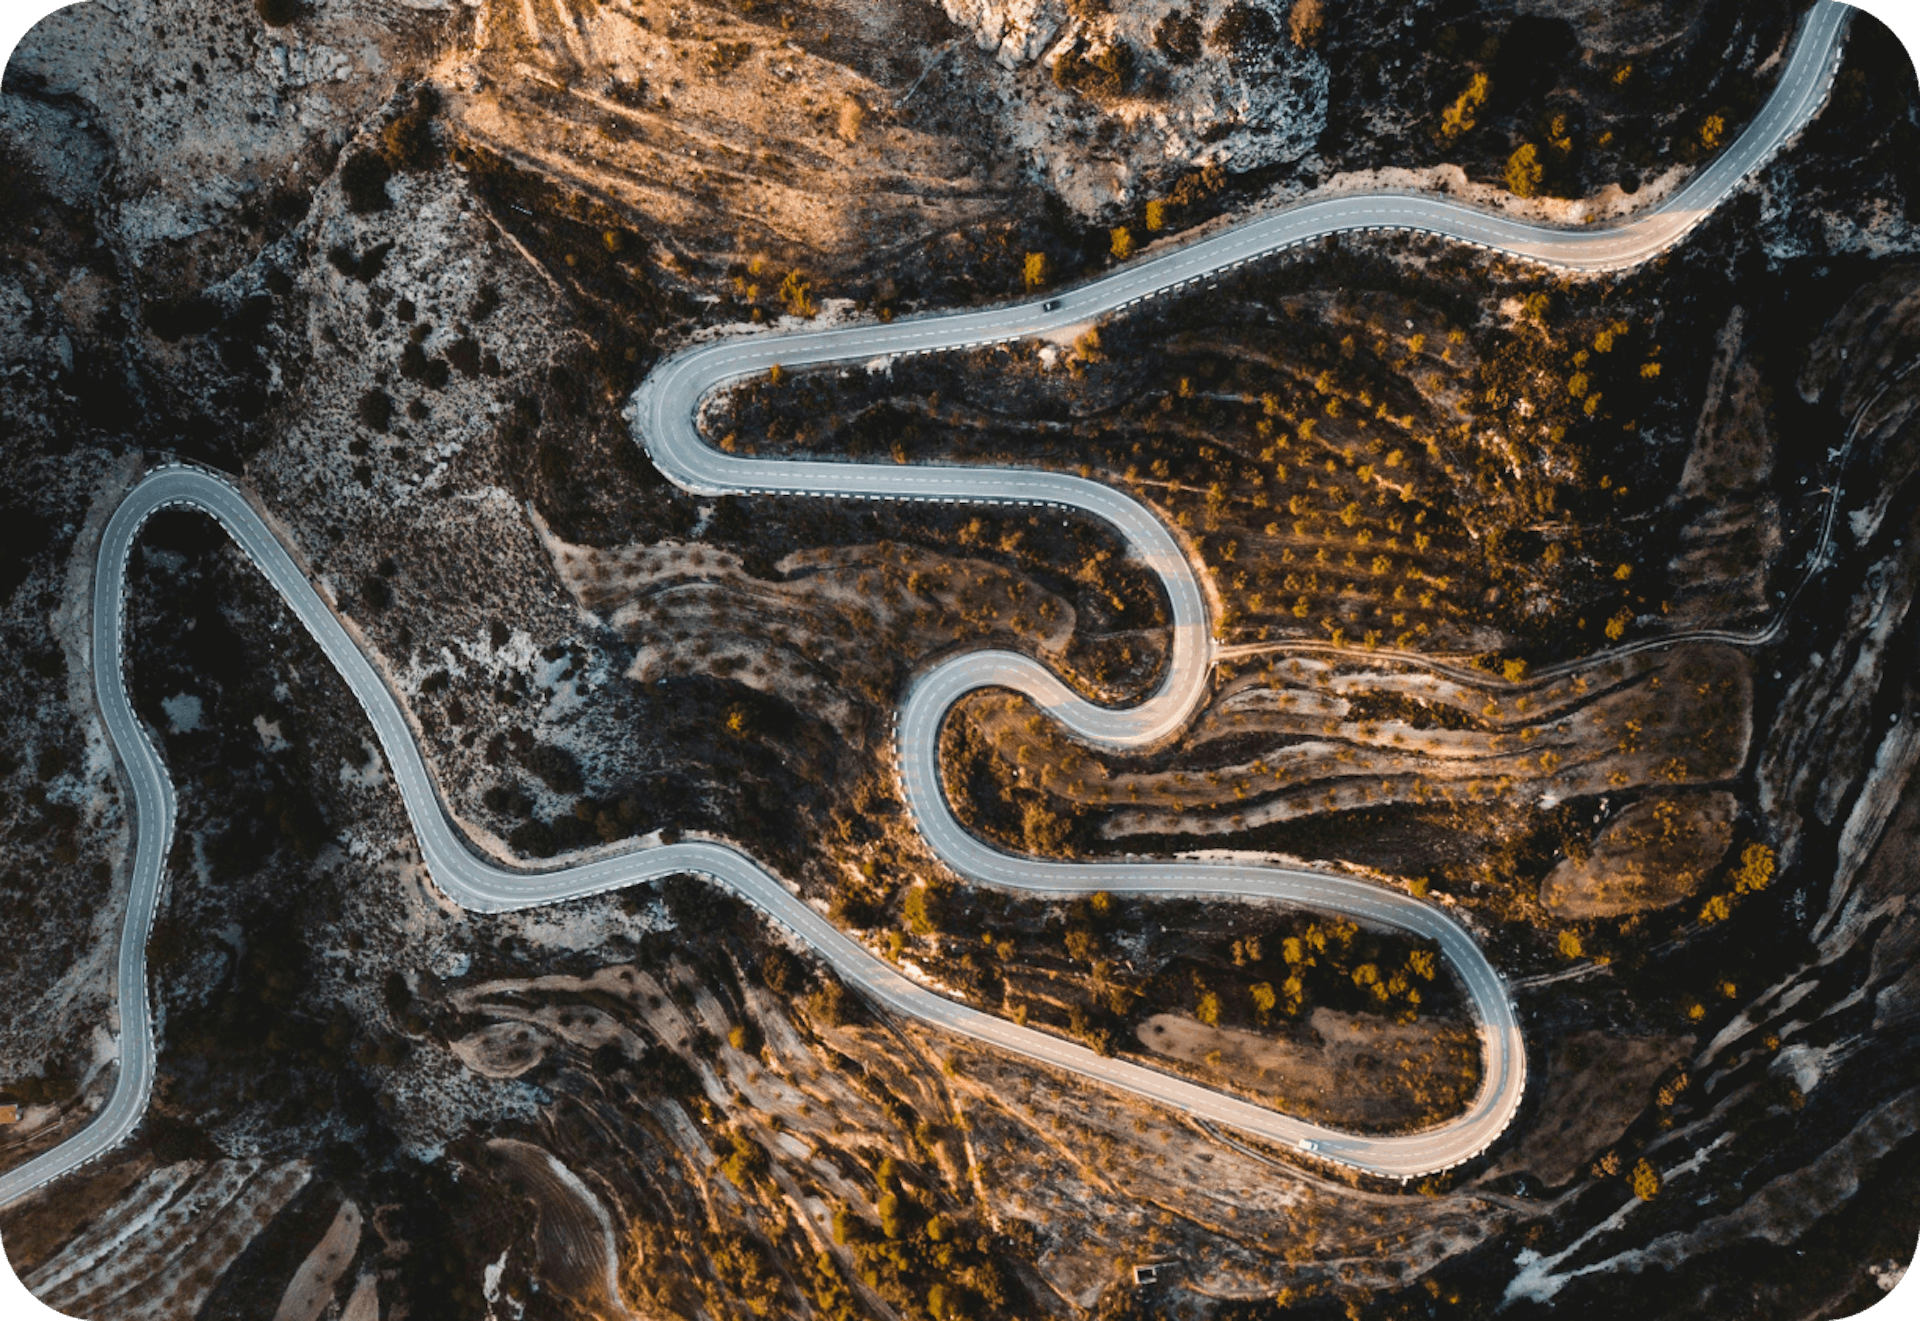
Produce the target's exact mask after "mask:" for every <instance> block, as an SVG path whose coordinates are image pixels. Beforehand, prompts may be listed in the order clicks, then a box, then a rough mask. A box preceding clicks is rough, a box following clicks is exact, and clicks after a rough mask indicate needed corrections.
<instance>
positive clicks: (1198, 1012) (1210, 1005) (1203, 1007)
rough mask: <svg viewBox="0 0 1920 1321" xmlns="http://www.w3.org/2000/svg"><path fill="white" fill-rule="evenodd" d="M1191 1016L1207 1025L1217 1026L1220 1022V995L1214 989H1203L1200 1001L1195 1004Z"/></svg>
mask: <svg viewBox="0 0 1920 1321" xmlns="http://www.w3.org/2000/svg"><path fill="white" fill-rule="evenodd" d="M1193 1016H1194V1017H1195V1018H1197V1019H1199V1020H1200V1021H1201V1022H1202V1023H1205V1024H1206V1025H1207V1026H1208V1027H1217V1026H1218V1025H1219V1023H1220V996H1219V994H1218V993H1217V992H1214V991H1203V992H1201V995H1200V1002H1199V1004H1198V1005H1197V1006H1195V1008H1194V1011H1193Z"/></svg>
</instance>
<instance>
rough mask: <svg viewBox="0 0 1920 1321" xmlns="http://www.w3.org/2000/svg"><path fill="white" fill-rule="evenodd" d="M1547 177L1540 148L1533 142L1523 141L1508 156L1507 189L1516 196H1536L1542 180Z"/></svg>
mask: <svg viewBox="0 0 1920 1321" xmlns="http://www.w3.org/2000/svg"><path fill="white" fill-rule="evenodd" d="M1545 177H1546V168H1545V167H1544V166H1543V165H1541V163H1540V149H1539V148H1538V147H1536V146H1534V145H1533V144H1532V143H1531V142H1523V143H1521V144H1520V146H1519V147H1518V148H1517V149H1515V151H1514V153H1513V155H1511V156H1509V157H1507V190H1508V191H1509V192H1511V193H1512V194H1513V195H1514V196H1515V197H1534V196H1537V195H1538V194H1539V192H1540V182H1541V180H1542V179H1544V178H1545Z"/></svg>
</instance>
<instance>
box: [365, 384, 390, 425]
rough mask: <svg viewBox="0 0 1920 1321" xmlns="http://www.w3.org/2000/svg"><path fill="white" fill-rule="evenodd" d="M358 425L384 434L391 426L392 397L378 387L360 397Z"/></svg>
mask: <svg viewBox="0 0 1920 1321" xmlns="http://www.w3.org/2000/svg"><path fill="white" fill-rule="evenodd" d="M359 411H360V425H361V426H363V427H365V428H367V429H368V430H369V431H380V432H384V431H386V429H387V428H388V427H390V426H392V425H393V396H392V395H390V394H388V393H387V392H386V391H385V390H382V389H379V388H378V387H376V388H374V389H372V390H369V391H367V392H366V393H365V394H363V395H361V396H360V410H359Z"/></svg>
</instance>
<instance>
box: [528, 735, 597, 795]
mask: <svg viewBox="0 0 1920 1321" xmlns="http://www.w3.org/2000/svg"><path fill="white" fill-rule="evenodd" d="M527 769H528V770H530V771H532V772H533V773H534V774H535V775H537V776H539V777H540V779H541V780H542V782H544V783H545V784H546V786H547V788H549V789H551V790H553V791H554V792H555V793H562V794H577V793H579V792H580V790H581V788H582V786H583V784H584V781H583V780H582V779H581V777H580V763H578V762H577V761H575V760H574V759H573V754H572V753H571V752H568V751H567V750H566V749H565V748H561V747H556V746H554V745H553V744H551V743H542V744H539V745H538V746H536V747H535V748H534V749H533V751H532V752H530V753H528V754H527Z"/></svg>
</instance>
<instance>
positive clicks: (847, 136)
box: [839, 96, 867, 142]
mask: <svg viewBox="0 0 1920 1321" xmlns="http://www.w3.org/2000/svg"><path fill="white" fill-rule="evenodd" d="M866 123H867V108H866V107H865V106H864V105H862V104H860V101H859V99H858V98H856V97H851V96H849V97H848V98H847V99H846V100H844V101H842V102H841V103H840V122H839V129H840V138H841V141H843V142H858V141H859V140H860V130H861V129H862V128H864V127H866Z"/></svg>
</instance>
